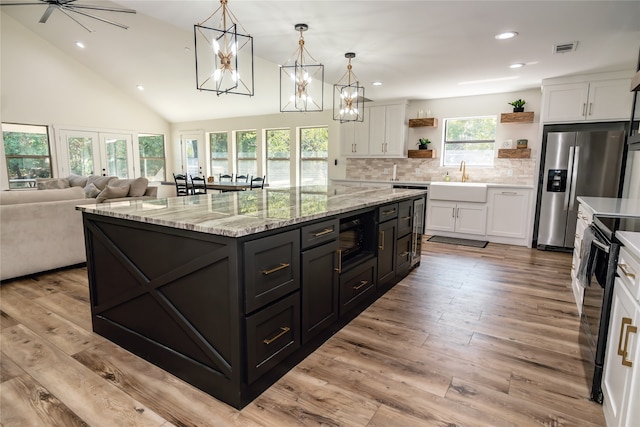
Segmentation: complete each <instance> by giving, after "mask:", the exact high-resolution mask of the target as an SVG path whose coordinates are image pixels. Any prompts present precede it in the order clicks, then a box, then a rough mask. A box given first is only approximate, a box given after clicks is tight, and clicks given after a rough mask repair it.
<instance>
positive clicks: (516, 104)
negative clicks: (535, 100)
mask: <svg viewBox="0 0 640 427" xmlns="http://www.w3.org/2000/svg"><path fill="white" fill-rule="evenodd" d="M526 103H527V102H526V101H525V100H524V99H516V100H515V101H513V102H509V103H508V104H509V105H511V106H513V112H514V113H522V112H523V111H524V104H526Z"/></svg>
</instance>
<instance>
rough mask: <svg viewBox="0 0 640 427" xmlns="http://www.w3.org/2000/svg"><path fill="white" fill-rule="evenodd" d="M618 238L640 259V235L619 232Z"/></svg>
mask: <svg viewBox="0 0 640 427" xmlns="http://www.w3.org/2000/svg"><path fill="white" fill-rule="evenodd" d="M616 237H617V238H618V240H620V242H622V244H623V245H624V246H625V247H626V248H628V249H629V250H630V251H631V252H632V253H633V254H634V255H635V256H637V257H639V258H640V233H635V232H632V231H617V232H616Z"/></svg>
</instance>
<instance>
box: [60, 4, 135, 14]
mask: <svg viewBox="0 0 640 427" xmlns="http://www.w3.org/2000/svg"><path fill="white" fill-rule="evenodd" d="M66 6H67V7H69V8H70V9H93V10H104V11H106V12H123V13H136V11H135V10H134V9H124V8H120V7H104V6H91V5H88V4H74V5H66Z"/></svg>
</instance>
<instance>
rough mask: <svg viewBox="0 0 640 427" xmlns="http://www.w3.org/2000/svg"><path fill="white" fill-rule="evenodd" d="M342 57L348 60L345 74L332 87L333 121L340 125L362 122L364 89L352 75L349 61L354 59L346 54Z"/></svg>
mask: <svg viewBox="0 0 640 427" xmlns="http://www.w3.org/2000/svg"><path fill="white" fill-rule="evenodd" d="M344 57H345V58H347V59H348V60H349V64H348V65H347V72H346V73H344V75H343V76H342V77H341V78H340V80H339V81H338V83H336V84H334V85H333V120H336V121H339V122H340V123H345V122H362V121H364V99H365V98H364V87H363V86H360V83H359V82H358V78H357V77H356V75H355V74H354V73H353V67H352V65H351V60H352V59H353V58H355V57H356V54H355V53H353V52H347V53H345V54H344Z"/></svg>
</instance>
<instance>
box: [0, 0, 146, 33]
mask: <svg viewBox="0 0 640 427" xmlns="http://www.w3.org/2000/svg"><path fill="white" fill-rule="evenodd" d="M76 1H77V0H40V1H39V2H32V3H6V2H2V3H0V6H32V5H33V6H35V5H38V6H39V5H42V4H43V3H44V4H48V5H49V6H48V7H47V10H45V11H44V14H43V15H42V17H41V18H40V23H41V24H44V23H46V22H47V19H49V16H51V14H52V13H53V11H54V10H56V9H58V10H59V11H60V12H62V13H64V14H65V15H67V16H68V17H69V18H71V19H72V20H74V21H75V22H76V23H77V24H79V25H80V26H81V27H82V28H84V29H85V30H87V31H89V32H90V33H91V32H93V30H92V29H91V28H89V27H87V26H86V25H84V24H83V23H82V22H80V21H79V20H78V19H77V18H76V17H74V16H73V15H72V14H71V13H77V14H78V15H83V16H86V17H89V18H93V19H96V20H98V21H102V22H105V23H107V24H111V25H115V26H116V27H120V28H124V29H125V30H126V29H127V28H129V27H128V26H126V25H123V24H120V23H118V22H115V21H111V20H109V19H105V18H102V17H100V16H97V15H94V14H93V13H89V12H87V11H86V10H101V11H107V12H124V13H136V11H135V10H133V9H124V8H119V7H105V6H92V5H81V4H73V3H75V2H76Z"/></svg>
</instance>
